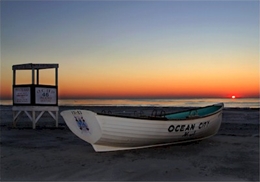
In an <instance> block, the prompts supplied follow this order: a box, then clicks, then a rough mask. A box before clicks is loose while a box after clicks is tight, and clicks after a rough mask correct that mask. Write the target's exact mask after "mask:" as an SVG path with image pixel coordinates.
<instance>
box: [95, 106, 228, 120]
mask: <svg viewBox="0 0 260 182" xmlns="http://www.w3.org/2000/svg"><path fill="white" fill-rule="evenodd" d="M213 106H220V108H219V109H218V110H216V111H215V112H212V113H210V114H207V115H204V116H198V117H190V118H177V119H167V118H166V117H165V116H166V115H171V114H178V113H183V112H189V111H196V110H198V109H205V108H209V107H213ZM223 108H224V104H223V103H219V104H213V105H209V106H205V107H199V108H193V109H188V110H184V111H177V112H173V113H167V114H164V115H162V116H160V117H153V116H144V117H141V116H126V115H125V116H124V115H117V114H106V113H96V114H97V115H100V116H107V117H118V118H129V119H142V120H157V121H159V120H161V121H178V120H181V121H186V120H195V119H201V118H206V117H209V116H212V115H215V114H217V113H219V112H221V111H222V110H223Z"/></svg>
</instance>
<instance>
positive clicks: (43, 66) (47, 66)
mask: <svg viewBox="0 0 260 182" xmlns="http://www.w3.org/2000/svg"><path fill="white" fill-rule="evenodd" d="M50 68H59V64H33V63H27V64H17V65H13V67H12V69H13V70H31V69H50Z"/></svg>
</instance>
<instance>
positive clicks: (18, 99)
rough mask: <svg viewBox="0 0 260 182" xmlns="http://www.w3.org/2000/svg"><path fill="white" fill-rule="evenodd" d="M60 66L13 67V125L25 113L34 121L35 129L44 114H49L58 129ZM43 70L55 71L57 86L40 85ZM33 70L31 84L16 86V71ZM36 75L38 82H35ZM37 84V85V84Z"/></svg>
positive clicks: (30, 65) (27, 65)
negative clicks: (40, 75)
mask: <svg viewBox="0 0 260 182" xmlns="http://www.w3.org/2000/svg"><path fill="white" fill-rule="evenodd" d="M58 67H59V65H58V64H32V63H28V64H19V65H13V67H12V69H13V108H12V110H13V124H14V126H16V122H17V121H18V119H19V116H20V115H21V114H22V113H23V112H24V113H25V114H26V115H27V116H28V118H29V119H30V120H31V121H32V127H33V129H35V127H36V123H37V122H38V121H39V119H40V118H41V117H42V115H43V113H44V112H45V111H46V112H48V113H49V114H50V115H51V117H52V118H53V119H54V120H55V121H56V127H58V112H59V107H58ZM41 69H55V85H42V84H39V73H40V70H41ZM17 70H29V71H30V70H31V73H32V81H31V84H19V85H16V71H17ZM35 75H36V80H35ZM35 82H36V83H35Z"/></svg>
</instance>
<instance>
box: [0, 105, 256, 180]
mask: <svg viewBox="0 0 260 182" xmlns="http://www.w3.org/2000/svg"><path fill="white" fill-rule="evenodd" d="M11 108H12V106H1V181H10V180H11V181H22V180H23V181H29V180H33V181H43V180H52V181H79V180H80V181H259V109H240V108H225V109H224V111H223V122H222V125H221V128H220V130H219V132H218V134H217V135H215V136H213V137H211V138H209V139H206V140H202V141H198V142H190V143H184V144H176V145H169V146H163V147H154V148H146V149H138V150H126V151H116V152H105V153H96V152H95V151H94V149H93V148H92V146H91V145H90V144H88V143H86V142H84V141H83V140H81V139H79V138H78V137H77V136H75V135H74V134H73V133H72V132H71V131H70V130H69V129H68V128H67V126H66V124H65V122H64V120H63V118H62V117H61V116H60V117H59V127H58V128H55V122H54V120H52V118H50V117H49V116H48V114H44V116H43V118H42V119H40V121H39V122H38V123H37V125H36V129H35V130H33V129H32V123H31V122H30V121H29V119H28V118H27V117H26V116H25V115H24V117H23V118H21V120H19V121H18V123H17V127H16V128H13V127H12V111H11ZM75 108H79V109H90V110H93V111H96V112H101V111H103V110H104V111H111V112H112V113H118V112H124V113H133V112H134V111H140V110H143V112H145V113H149V112H151V111H152V110H153V109H154V108H152V107H128V106H127V107H115V106H107V107H101V106H89V107H84V106H79V107H69V106H66V107H65V106H61V107H60V111H62V110H67V109H75ZM157 109H158V108H157ZM159 109H163V110H165V111H166V112H167V111H170V110H171V111H177V110H185V109H187V108H170V107H164V108H159Z"/></svg>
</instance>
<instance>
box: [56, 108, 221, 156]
mask: <svg viewBox="0 0 260 182" xmlns="http://www.w3.org/2000/svg"><path fill="white" fill-rule="evenodd" d="M61 115H62V116H63V118H64V120H65V122H66V124H67V125H68V127H69V128H70V129H71V131H72V132H73V133H74V134H76V135H77V136H78V137H79V138H81V139H83V140H85V141H86V142H88V143H90V144H91V145H92V146H93V148H94V149H95V151H97V152H101V151H115V150H127V149H138V148H144V147H154V146H161V145H169V144H174V143H182V142H189V141H195V140H201V139H205V138H208V137H210V136H213V135H215V134H216V133H217V132H218V130H219V128H220V125H221V121H222V109H219V110H218V111H217V112H215V113H213V114H211V115H208V116H205V117H199V118H189V119H185V120H176V119H175V120H165V119H161V120H160V119H156V120H150V119H140V118H139V119H137V118H130V117H118V116H108V115H101V114H97V113H94V112H92V111H87V110H67V111H63V112H62V113H61ZM78 121H80V122H81V123H82V122H83V121H84V123H85V125H84V126H85V127H83V126H80V125H79V122H78Z"/></svg>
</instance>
